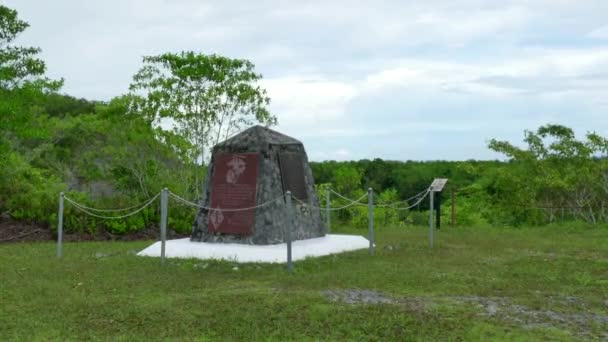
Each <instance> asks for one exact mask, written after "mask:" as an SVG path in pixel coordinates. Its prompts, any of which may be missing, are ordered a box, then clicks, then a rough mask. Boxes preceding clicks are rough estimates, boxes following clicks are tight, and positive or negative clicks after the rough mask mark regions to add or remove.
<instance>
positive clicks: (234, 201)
mask: <svg viewBox="0 0 608 342" xmlns="http://www.w3.org/2000/svg"><path fill="white" fill-rule="evenodd" d="M259 158H260V156H259V154H258V153H224V154H218V155H216V156H215V157H214V159H215V160H214V169H213V175H212V176H211V208H213V209H211V210H210V211H209V232H213V233H227V234H238V235H250V234H251V233H252V228H253V224H254V218H255V209H251V210H244V211H224V210H222V209H241V208H250V207H255V204H256V183H257V176H258V164H259Z"/></svg>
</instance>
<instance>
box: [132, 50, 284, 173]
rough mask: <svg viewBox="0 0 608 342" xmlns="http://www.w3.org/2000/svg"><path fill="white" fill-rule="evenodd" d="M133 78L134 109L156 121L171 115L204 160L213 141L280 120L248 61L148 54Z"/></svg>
mask: <svg viewBox="0 0 608 342" xmlns="http://www.w3.org/2000/svg"><path fill="white" fill-rule="evenodd" d="M143 62H144V66H143V67H142V68H141V69H140V70H139V72H137V74H135V76H134V77H133V84H131V87H130V90H131V91H132V92H133V93H134V95H136V96H135V97H133V99H134V101H133V103H132V106H131V108H132V110H135V111H137V112H139V113H141V114H142V115H144V116H145V117H147V118H148V119H149V120H150V121H151V122H153V123H156V124H159V123H160V120H162V119H165V118H170V119H172V120H173V122H174V123H175V126H174V129H175V131H176V133H178V134H180V135H182V136H183V137H185V138H187V139H188V140H190V141H191V142H192V143H193V144H194V146H196V149H197V150H196V151H193V153H194V154H195V159H196V158H198V157H200V158H201V159H202V160H203V162H204V151H205V149H206V148H207V147H208V146H209V145H214V144H216V143H218V142H219V141H221V140H223V139H226V138H228V137H229V136H230V135H231V134H234V133H237V132H239V131H240V130H241V129H243V128H244V127H246V126H250V125H252V124H254V123H255V122H256V121H257V122H259V123H262V124H265V125H273V124H276V122H277V120H276V117H274V116H273V115H271V114H270V113H269V112H268V110H267V109H266V106H267V105H268V104H269V102H270V99H269V98H268V97H267V96H266V91H265V90H264V89H262V88H261V87H260V86H259V85H258V82H259V81H260V79H261V78H262V76H261V75H260V74H256V73H255V72H254V65H253V63H251V62H250V61H248V60H244V59H231V58H227V57H223V56H218V55H205V54H200V53H195V52H191V51H190V52H181V53H180V54H174V53H166V54H162V55H159V56H146V57H144V59H143Z"/></svg>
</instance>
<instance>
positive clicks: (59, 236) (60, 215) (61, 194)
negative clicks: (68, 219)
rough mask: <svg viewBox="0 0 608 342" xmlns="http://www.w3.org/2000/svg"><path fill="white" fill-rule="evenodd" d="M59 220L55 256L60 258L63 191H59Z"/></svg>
mask: <svg viewBox="0 0 608 342" xmlns="http://www.w3.org/2000/svg"><path fill="white" fill-rule="evenodd" d="M58 220H59V222H57V257H58V258H61V254H62V250H61V249H62V246H61V245H62V243H63V192H60V193H59V217H58Z"/></svg>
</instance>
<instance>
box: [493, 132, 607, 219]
mask: <svg viewBox="0 0 608 342" xmlns="http://www.w3.org/2000/svg"><path fill="white" fill-rule="evenodd" d="M586 138H587V139H586V141H581V140H577V139H576V137H575V134H574V131H573V130H572V129H570V128H568V127H564V126H561V125H545V126H541V127H539V128H538V129H537V130H536V132H532V131H526V132H525V138H524V142H525V143H526V144H527V145H528V146H527V149H522V148H519V147H516V146H514V145H512V144H511V143H509V142H506V141H497V140H491V141H490V144H489V147H490V149H492V150H494V151H497V152H501V153H504V154H505V155H507V156H508V157H509V158H511V164H512V167H510V168H508V169H504V170H501V172H499V173H498V176H497V178H496V182H495V184H494V185H493V187H494V188H495V190H496V197H497V198H501V201H502V204H503V205H508V206H515V207H517V206H520V207H522V208H521V209H519V211H520V213H519V214H520V215H524V213H523V211H524V210H526V209H530V208H540V209H542V210H543V212H544V213H545V216H546V218H547V220H548V221H549V222H551V221H553V220H554V219H555V218H556V216H557V215H560V216H564V215H566V214H569V215H571V216H573V218H580V219H583V220H585V221H587V222H590V223H597V222H598V221H599V220H605V218H604V217H605V215H604V213H605V209H604V208H605V207H606V197H605V195H604V194H603V193H602V192H601V191H599V190H600V189H602V187H601V184H600V183H601V178H602V173H603V170H602V167H603V166H602V164H603V163H602V161H601V160H598V159H597V158H596V157H597V156H600V155H601V153H605V152H606V147H605V146H607V145H606V139H604V138H603V137H601V136H599V135H597V134H594V133H589V134H587V136H586ZM525 215H528V216H530V215H533V214H530V211H528V213H527V214H525Z"/></svg>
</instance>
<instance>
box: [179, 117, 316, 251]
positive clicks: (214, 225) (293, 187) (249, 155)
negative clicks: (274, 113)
mask: <svg viewBox="0 0 608 342" xmlns="http://www.w3.org/2000/svg"><path fill="white" fill-rule="evenodd" d="M314 184H315V183H314V180H313V177H312V171H311V169H310V166H309V164H308V157H307V156H306V151H305V150H304V145H302V143H301V142H300V141H298V140H296V139H294V138H291V137H288V136H286V135H284V134H281V133H279V132H276V131H273V130H271V129H269V128H266V127H263V126H254V127H251V128H249V129H247V130H245V131H243V132H241V133H239V134H237V135H235V136H234V137H232V138H230V139H228V140H226V141H224V142H221V143H219V144H217V145H216V146H214V147H213V149H212V155H211V162H210V164H209V169H208V174H207V177H206V180H205V184H204V192H203V195H202V198H201V201H200V205H201V207H206V208H211V209H199V211H198V213H197V216H196V219H195V221H194V224H193V227H192V238H191V240H192V241H206V242H230V243H245V244H255V245H267V244H276V243H282V242H285V229H288V228H291V237H292V239H293V240H303V239H309V238H314V237H321V236H324V235H325V233H326V227H325V225H324V224H323V220H322V218H321V213H320V210H319V209H318V207H319V200H318V198H317V195H316V192H315V187H314ZM288 190H289V191H291V193H292V198H293V200H292V206H293V208H292V210H291V212H292V213H293V222H292V219H291V218H290V216H289V211H288V207H287V205H286V201H285V197H284V194H285V192H286V191H288Z"/></svg>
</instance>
